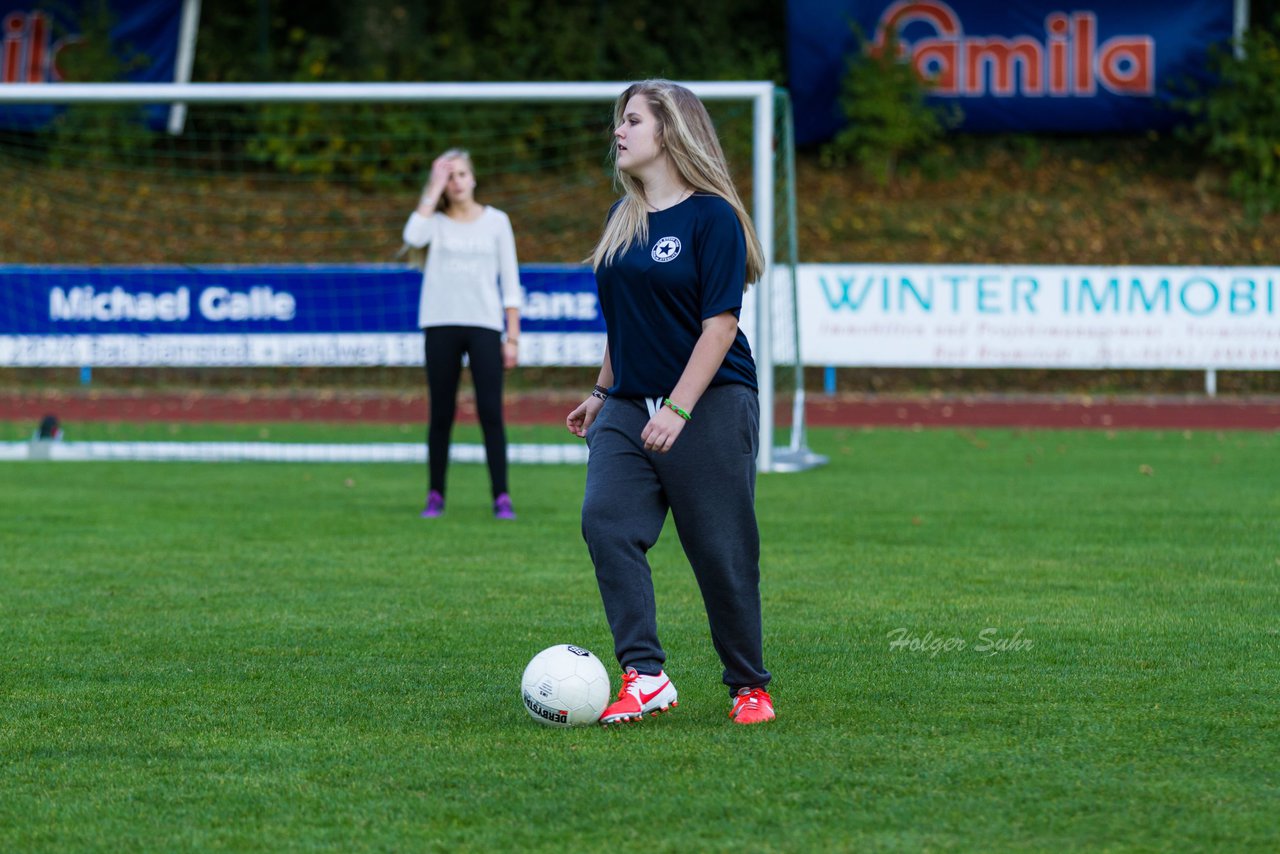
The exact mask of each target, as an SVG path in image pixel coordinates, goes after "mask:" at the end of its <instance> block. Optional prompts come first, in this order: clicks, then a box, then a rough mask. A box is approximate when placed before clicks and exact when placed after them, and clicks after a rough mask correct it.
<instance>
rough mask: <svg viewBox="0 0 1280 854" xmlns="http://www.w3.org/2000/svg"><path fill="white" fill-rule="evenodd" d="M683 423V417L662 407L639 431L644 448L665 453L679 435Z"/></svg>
mask: <svg viewBox="0 0 1280 854" xmlns="http://www.w3.org/2000/svg"><path fill="white" fill-rule="evenodd" d="M684 425H685V420H684V419H683V418H681V417H680V416H679V415H676V414H675V413H674V412H672V411H671V410H670V409H668V408H667V407H665V406H664V407H662V408H661V409H659V410H658V411H657V413H656V414H654V416H653V417H652V418H650V419H649V423H648V424H646V425H644V430H642V431H640V438H641V439H643V440H644V449H645V450H646V451H653V452H654V453H657V454H665V453H666V452H667V451H669V450H671V446H672V445H674V444H675V442H676V439H678V438H679V437H680V431H681V430H683V429H684Z"/></svg>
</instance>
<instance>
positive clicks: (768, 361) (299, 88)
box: [0, 81, 823, 472]
mask: <svg viewBox="0 0 1280 854" xmlns="http://www.w3.org/2000/svg"><path fill="white" fill-rule="evenodd" d="M628 85H629V84H628V83H626V82H582V83H531V82H511V83H287V84H286V83H243V84H219V83H181V84H179V83H175V84H115V83H83V84H56V85H42V86H0V105H19V104H43V105H71V104H90V103H94V104H103V103H113V104H170V105H173V106H174V107H178V108H179V109H182V108H185V105H190V104H255V103H257V104H267V103H289V102H292V103H361V102H364V103H372V102H378V103H397V102H398V103H426V102H455V103H474V102H507V103H512V104H527V103H550V102H562V103H574V102H576V103H590V102H597V101H598V102H606V103H607V102H611V101H612V100H614V99H615V98H616V97H617V96H618V95H619V93H621V92H622V91H623V90H624V89H625V88H626V87H627V86H628ZM684 85H686V86H688V87H689V88H690V89H691V90H692V91H693V92H694V93H696V94H697V95H698V96H699V97H700V98H702V99H704V100H706V101H736V102H745V103H749V104H750V105H751V109H752V128H753V131H752V168H751V174H752V186H751V195H752V199H751V204H752V217H753V219H754V221H755V225H756V229H757V232H758V236H759V239H760V243H761V247H762V249H763V252H764V260H765V270H766V272H765V275H764V277H763V278H762V280H761V282H760V283H759V285H758V286H756V287H754V288H753V289H752V291H751V293H752V294H753V295H754V296H753V298H752V299H751V300H749V301H748V303H749V304H748V305H745V306H744V312H743V327H744V331H745V332H746V333H747V334H748V337H749V338H750V339H751V344H752V349H753V351H754V352H755V354H756V357H757V359H758V360H759V361H760V363H761V366H760V367H761V369H760V371H759V386H760V388H759V392H760V408H761V418H760V454H759V460H758V462H759V468H760V470H761V471H764V472H770V471H793V470H797V469H801V468H808V467H811V466H812V465H816V464H820V463H821V462H822V461H823V460H822V458H821V457H817V456H816V455H814V454H812V453H810V452H809V451H808V449H807V447H805V444H804V425H803V423H802V420H803V418H804V414H803V394H804V389H803V382H802V381H801V382H799V383H798V384H797V388H796V394H797V395H798V396H799V400H798V401H797V405H796V406H795V407H794V416H793V417H794V418H798V419H801V421H798V422H796V423H793V425H792V434H793V436H792V440H791V442H790V445H789V447H786V448H777V447H775V445H774V442H775V431H774V426H775V425H774V412H775V404H776V394H775V378H774V366H775V364H776V360H775V357H774V352H775V333H776V330H775V329H774V309H775V305H776V304H775V288H776V287H777V286H778V283H779V282H780V281H785V282H788V283H790V282H792V281H793V275H791V273H792V272H793V271H791V270H790V269H788V270H786V271H776V270H775V263H774V259H775V246H774V235H775V229H774V225H775V209H774V208H775V189H776V188H775V157H776V151H777V148H776V146H775V143H776V141H777V140H776V139H775V122H776V121H777V119H778V118H779V116H778V115H777V114H776V112H775V96H776V94H777V90H776V89H775V86H774V84H773V83H772V82H769V81H751V82H715V81H699V82H687V83H684ZM785 117H786V118H788V119H789V113H788V114H787V115H786V116H785ZM787 156H788V157H790V156H792V155H791V153H790V152H789V151H788V152H787ZM793 260H794V259H793ZM775 272H785V273H786V275H782V276H780V277H779V276H777V275H775ZM784 296H787V297H790V298H788V299H785V303H786V304H787V305H788V306H789V307H790V310H791V311H792V312H794V311H795V310H796V304H795V302H794V294H790V295H784ZM792 326H793V327H796V326H798V319H797V318H795V317H794V315H793V316H792ZM793 358H794V359H795V362H796V364H797V370H802V369H800V368H799V351H798V348H797V349H796V352H795V354H794V356H793Z"/></svg>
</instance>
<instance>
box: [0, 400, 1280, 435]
mask: <svg viewBox="0 0 1280 854" xmlns="http://www.w3.org/2000/svg"><path fill="white" fill-rule="evenodd" d="M580 400H581V397H580V396H577V395H566V394H564V393H559V392H547V393H539V394H528V393H521V394H510V395H508V397H507V402H506V416H507V421H508V422H509V423H511V424H562V423H563V422H564V417H565V416H566V415H567V414H568V413H569V410H571V409H572V408H573V407H574V406H575V405H577V403H578V402H579V401H580ZM790 406H791V402H790V401H789V400H786V401H782V402H780V403H779V405H778V413H779V423H785V422H786V421H789V420H790ZM806 411H807V413H808V416H809V424H810V425H812V426H842V427H1018V428H1040V429H1074V428H1094V429H1103V430H1130V429H1149V430H1264V431H1270V430H1280V398H1275V397H1255V398H1204V397H1099V398H1090V397H1084V396H1079V395H1075V396H1038V395H1035V396H998V397H993V396H954V397H879V396H861V395H838V396H834V397H829V396H826V395H810V396H809V398H808V400H807V404H806ZM47 414H52V415H56V416H57V417H58V419H59V420H60V421H62V422H64V423H74V422H75V421H179V422H198V421H222V422H263V421H274V422H279V421H297V420H302V421H327V422H352V421H364V422H375V423H377V422H385V423H394V424H413V423H425V421H426V415H427V399H426V397H425V396H423V395H422V394H420V393H419V394H404V395H395V394H382V395H370V394H338V393H307V394H302V393H296V394H272V395H248V394H228V393H205V392H194V393H188V394H172V393H130V394H125V393H105V392H95V391H79V390H77V391H72V392H66V391H61V392H9V393H0V420H3V421H27V422H30V423H31V424H32V425H33V427H34V425H35V424H37V423H38V422H39V420H40V419H41V418H42V417H43V416H45V415H47ZM459 420H461V421H463V422H472V421H474V420H475V406H474V402H473V401H472V400H471V398H469V397H467V396H464V397H463V398H462V399H460V400H459Z"/></svg>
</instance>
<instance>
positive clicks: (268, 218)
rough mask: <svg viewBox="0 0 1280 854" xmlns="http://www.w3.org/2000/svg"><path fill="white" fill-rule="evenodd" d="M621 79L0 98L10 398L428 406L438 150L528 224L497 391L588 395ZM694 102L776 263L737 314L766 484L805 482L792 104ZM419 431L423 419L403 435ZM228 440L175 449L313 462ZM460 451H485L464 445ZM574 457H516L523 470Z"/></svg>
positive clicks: (487, 196)
mask: <svg viewBox="0 0 1280 854" xmlns="http://www.w3.org/2000/svg"><path fill="white" fill-rule="evenodd" d="M625 85H626V84H624V83H487V84H482V83H475V84H461V83H458V84H445V83H423V84H59V85H47V86H6V87H0V209H2V210H3V211H4V212H5V216H4V219H5V227H4V228H3V229H0V369H2V370H4V371H5V372H6V373H8V374H9V375H10V376H9V378H8V379H9V380H10V382H8V383H7V384H8V385H10V386H11V387H12V386H16V387H18V388H20V389H25V390H27V391H28V392H30V391H31V390H32V389H33V388H35V387H38V388H39V391H40V393H41V394H44V395H46V396H50V399H51V403H50V407H51V408H52V407H53V406H54V401H55V400H56V395H57V394H61V395H64V397H65V399H67V400H70V399H74V398H76V397H77V396H80V397H83V396H84V395H85V394H92V395H95V396H97V398H99V399H102V398H104V397H109V396H110V395H113V394H118V395H125V396H127V397H129V398H130V399H131V400H135V401H136V400H142V401H146V400H147V399H149V398H151V399H155V400H158V401H162V402H163V405H156V406H153V407H152V410H153V411H155V412H156V413H158V414H156V415H155V416H154V417H155V418H156V420H157V421H162V420H164V418H165V417H166V416H165V414H164V413H165V412H166V411H167V410H166V409H165V407H166V406H168V405H171V404H172V400H173V399H174V398H175V397H176V398H178V399H180V400H182V401H185V402H186V403H185V404H181V403H180V404H178V405H179V406H181V405H186V406H187V407H188V408H189V409H191V410H194V411H206V410H207V409H208V406H207V402H208V399H209V398H217V399H219V400H222V401H223V402H225V401H226V400H228V399H230V400H232V401H234V402H236V403H237V404H238V405H239V406H240V407H241V408H242V410H243V411H245V412H249V411H251V410H252V408H253V407H254V406H256V405H258V404H261V408H262V409H263V410H264V411H281V412H285V413H286V415H285V418H286V420H295V419H298V418H303V417H315V418H320V419H323V418H324V417H326V416H325V414H324V413H325V412H327V411H331V410H328V409H326V408H325V407H321V406H317V405H313V404H314V403H315V402H316V401H330V402H332V401H333V400H335V399H355V400H357V401H358V402H363V408H362V409H361V408H360V407H357V411H363V412H365V413H366V415H367V417H369V418H374V417H377V415H378V413H380V412H383V411H386V410H387V409H388V407H387V406H386V405H385V404H386V401H388V400H391V401H396V400H401V399H404V398H406V397H411V396H413V395H423V394H424V393H425V390H424V388H423V383H422V377H421V366H422V359H423V354H422V343H421V333H420V332H419V331H418V330H417V329H416V310H417V293H418V283H419V278H418V277H419V275H420V274H419V272H418V271H417V270H414V269H412V268H411V266H410V265H409V263H408V262H407V259H406V258H405V257H404V256H403V254H402V253H401V248H402V247H401V245H400V231H401V227H402V225H403V223H404V220H405V218H406V217H407V215H408V212H409V211H410V210H411V209H412V207H413V205H414V204H415V202H416V199H417V195H418V192H419V190H420V188H421V186H422V182H423V180H424V178H425V176H426V175H427V173H428V170H429V167H430V164H431V161H432V160H433V158H434V157H435V156H436V155H437V154H438V153H439V152H441V151H443V150H444V149H446V148H450V147H456V146H462V147H465V148H467V149H468V150H469V151H470V152H471V155H472V159H473V162H474V163H475V166H476V172H477V177H478V181H479V186H478V189H477V198H479V199H480V201H482V202H483V203H486V204H491V205H494V206H495V207H498V208H501V209H502V210H504V211H506V212H507V213H508V214H509V215H510V217H511V219H512V222H513V224H514V227H515V231H516V237H517V244H518V250H519V256H520V263H521V276H522V280H523V282H524V284H525V287H526V291H527V300H526V307H525V311H524V315H523V327H524V329H523V332H522V353H521V356H522V362H523V366H524V367H523V368H522V369H519V370H518V372H517V374H518V375H517V376H516V377H514V378H513V380H512V381H511V382H510V383H509V385H510V386H512V387H516V386H518V387H519V388H520V389H522V390H525V391H528V390H529V389H532V388H538V387H545V388H546V390H547V391H550V392H562V393H564V394H565V395H571V394H572V393H574V392H581V391H585V390H586V389H589V387H590V386H589V384H585V383H586V378H587V377H589V376H590V375H591V374H590V371H589V369H590V368H591V367H592V366H598V365H599V362H600V358H601V355H602V353H603V345H604V339H603V324H602V321H601V320H600V317H599V312H598V311H597V307H596V305H595V294H594V281H593V279H592V276H591V273H590V269H589V268H588V267H587V266H586V265H584V263H583V260H582V259H583V258H584V257H585V256H586V255H587V254H588V252H589V251H590V249H591V247H592V246H593V245H594V241H595V238H596V237H597V236H598V234H599V230H600V227H601V224H602V221H603V217H604V213H605V212H606V211H607V210H608V206H609V204H610V203H611V202H612V200H613V198H614V197H615V191H614V189H613V187H612V181H611V178H612V176H611V174H610V168H609V163H608V157H607V154H608V138H609V137H608V134H609V130H610V128H609V124H610V121H611V115H610V105H611V103H612V101H613V99H614V98H616V97H617V95H618V93H619V92H621V91H622V90H623V89H624V88H625ZM688 85H689V86H690V88H691V89H693V90H694V91H695V92H696V93H697V94H698V95H699V96H700V97H702V98H703V99H704V101H705V102H706V103H707V104H708V108H709V109H710V110H711V112H712V116H713V118H714V120H715V121H716V124H717V128H718V130H719V132H720V135H721V139H722V142H723V143H724V146H725V149H726V153H727V154H728V156H729V159H730V163H731V166H732V167H733V168H734V170H735V177H736V179H737V181H738V184H739V187H740V188H741V189H742V190H743V195H744V198H745V199H747V200H749V203H750V205H751V208H752V214H753V217H754V219H755V222H756V226H757V228H758V230H759V236H760V240H761V243H762V245H763V247H764V251H765V255H766V260H767V263H768V271H769V272H768V274H767V275H766V277H765V280H764V281H763V282H761V284H760V285H759V286H758V287H756V288H754V289H753V290H752V291H751V292H749V293H748V297H747V304H746V305H745V306H744V311H743V319H742V323H743V328H744V330H745V331H746V332H747V334H748V337H749V338H750V340H751V343H752V348H753V351H754V352H755V355H756V359H757V362H758V364H759V369H760V400H761V409H762V418H761V453H760V468H761V470H762V471H786V470H795V469H799V468H807V467H810V466H812V465H815V464H818V463H820V462H821V461H822V460H821V458H820V457H817V456H816V455H814V454H812V453H811V452H810V451H809V449H808V447H807V444H806V440H805V422H804V384H803V370H802V365H800V363H799V353H800V350H799V346H798V340H797V335H798V322H797V320H798V319H797V317H796V313H795V305H796V302H795V292H794V276H793V271H794V267H795V264H796V260H797V259H796V246H795V224H794V217H795V189H794V169H793V152H792V143H791V134H790V111H789V105H788V102H787V98H786V95H785V93H784V92H781V91H779V90H776V89H775V87H774V86H773V85H772V84H771V83H767V82H703V83H690V84H688ZM574 369H578V373H575V372H574ZM556 386H565V387H564V388H557V387H556ZM273 407H274V409H273ZM135 408H141V409H144V410H145V409H146V405H145V403H141V404H139V405H138V407H135ZM390 408H391V409H394V408H395V407H390ZM566 411H567V410H566ZM771 414H772V416H773V417H770V415H771ZM423 419H425V406H423V407H422V409H421V412H420V413H419V414H418V416H417V418H416V419H414V420H419V421H421V420H423ZM143 444H146V443H143ZM180 444H181V443H169V442H155V443H151V444H150V445H149V446H148V448H147V450H144V451H134V450H131V449H130V450H121V449H120V448H116V449H115V452H114V453H115V456H112V457H111V458H120V455H122V454H123V455H125V456H129V457H131V458H140V459H157V458H169V457H166V456H165V454H166V453H167V452H166V451H164V449H163V447H162V446H167V445H180ZM292 444H294V445H296V444H297V443H296V442H294V443H292ZM394 444H396V443H386V445H385V446H384V447H381V448H376V447H375V448H374V449H373V450H372V451H370V450H369V449H368V448H363V449H361V450H359V451H352V450H350V449H346V446H344V445H341V444H339V445H325V446H323V447H322V448H320V449H318V450H314V451H312V452H309V453H308V454H307V455H306V458H307V459H313V458H314V459H333V460H340V459H359V460H366V459H370V458H371V457H370V454H372V458H375V459H376V458H384V457H385V458H386V459H388V460H414V461H416V460H419V459H421V458H423V456H424V455H425V450H423V449H422V448H421V447H419V446H420V445H421V443H420V442H413V443H405V444H404V445H403V446H400V447H392V445H394ZM237 447H239V448H240V450H239V451H237V450H236V449H235V447H233V448H232V449H230V450H228V449H227V448H225V447H220V448H218V449H213V450H208V451H207V452H197V451H196V450H195V449H192V448H190V447H180V448H179V449H178V450H175V451H173V453H174V454H176V455H178V456H177V457H176V458H183V459H187V458H192V455H195V458H207V459H297V458H298V457H299V454H300V453H302V452H301V451H300V450H299V449H298V448H297V447H296V446H295V447H292V448H281V447H278V446H277V445H276V443H274V442H266V441H264V442H257V441H255V442H241V443H238V445H237ZM0 453H3V452H0ZM8 453H9V454H10V455H16V454H17V453H18V451H16V450H14V449H12V448H11V449H10V450H9V452H8ZM58 453H62V454H65V455H66V456H67V458H86V457H87V458H99V457H101V456H103V455H108V456H110V454H109V453H108V452H107V451H102V450H98V451H91V449H88V448H87V447H85V448H81V449H79V451H78V452H76V453H74V454H73V453H72V451H71V450H70V449H63V450H61V451H59V452H58ZM202 453H203V454H205V455H204V456H201V454H202ZM380 454H381V455H382V456H379V455H380ZM458 454H459V456H460V458H462V459H468V458H471V457H472V456H474V454H472V449H468V448H466V447H465V446H462V447H459V448H458ZM576 458H577V457H576V456H575V454H574V453H571V452H569V451H568V449H564V448H552V449H550V450H547V449H532V450H531V449H526V448H520V447H513V449H512V459H513V460H514V461H522V460H528V461H538V460H545V461H550V462H564V461H567V460H572V459H576Z"/></svg>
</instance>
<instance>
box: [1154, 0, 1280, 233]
mask: <svg viewBox="0 0 1280 854" xmlns="http://www.w3.org/2000/svg"><path fill="white" fill-rule="evenodd" d="M1277 32H1280V15H1277V17H1276V19H1275V21H1274V23H1273V24H1272V26H1271V28H1270V29H1266V28H1262V27H1256V26H1255V27H1251V28H1250V29H1249V31H1248V32H1247V33H1246V34H1245V37H1244V40H1243V43H1242V44H1241V45H1240V47H1241V48H1242V49H1241V51H1240V53H1239V55H1237V54H1236V52H1235V51H1233V50H1230V49H1226V48H1217V49H1215V50H1214V51H1213V54H1212V57H1211V60H1210V65H1211V69H1212V71H1213V74H1214V77H1215V80H1214V82H1213V84H1211V85H1210V86H1207V87H1203V86H1202V87H1197V89H1196V91H1194V92H1193V93H1192V94H1191V95H1190V96H1188V97H1186V98H1183V99H1181V100H1179V101H1178V102H1177V106H1178V107H1179V108H1180V109H1182V110H1183V111H1185V112H1186V113H1187V114H1188V115H1189V116H1190V118H1191V120H1192V122H1191V124H1190V125H1188V126H1187V127H1186V128H1184V129H1183V131H1182V134H1183V137H1184V138H1185V139H1187V140H1189V141H1191V142H1192V143H1193V144H1195V145H1196V146H1198V147H1199V148H1200V149H1201V150H1203V152H1204V153H1205V155H1206V156H1208V157H1209V158H1210V159H1212V160H1213V161H1215V162H1217V163H1218V164H1220V165H1221V166H1222V167H1224V168H1225V169H1226V170H1227V173H1228V176H1229V177H1228V186H1229V187H1230V190H1231V193H1232V195H1234V196H1236V197H1237V198H1239V199H1240V200H1241V201H1243V202H1244V205H1245V208H1246V210H1248V211H1249V212H1250V213H1252V214H1254V215H1259V214H1265V213H1269V212H1271V211H1276V210H1280V38H1278V37H1277V35H1276V34H1277Z"/></svg>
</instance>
